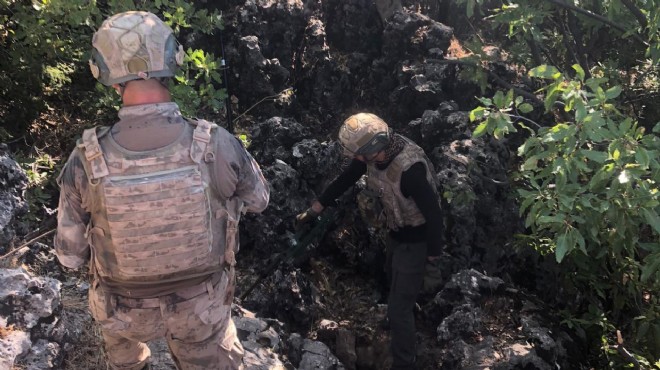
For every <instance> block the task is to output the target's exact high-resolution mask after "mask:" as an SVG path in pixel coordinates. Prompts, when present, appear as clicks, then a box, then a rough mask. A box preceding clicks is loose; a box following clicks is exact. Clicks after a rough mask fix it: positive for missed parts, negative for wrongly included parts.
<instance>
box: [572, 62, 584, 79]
mask: <svg viewBox="0 0 660 370" xmlns="http://www.w3.org/2000/svg"><path fill="white" fill-rule="evenodd" d="M572 67H573V69H574V70H575V72H576V74H577V76H578V78H579V79H580V81H584V69H582V67H581V66H580V65H579V64H573V66H572Z"/></svg>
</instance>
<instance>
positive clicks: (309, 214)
mask: <svg viewBox="0 0 660 370" xmlns="http://www.w3.org/2000/svg"><path fill="white" fill-rule="evenodd" d="M318 215H319V214H318V212H316V211H314V210H313V209H312V208H311V207H310V208H307V209H306V210H305V212H303V213H300V214H298V215H296V227H297V228H299V227H301V226H302V225H305V224H308V223H310V222H311V221H313V220H314V219H315V218H316V216H318Z"/></svg>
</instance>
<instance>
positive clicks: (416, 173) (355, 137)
mask: <svg viewBox="0 0 660 370" xmlns="http://www.w3.org/2000/svg"><path fill="white" fill-rule="evenodd" d="M339 141H340V142H341V145H342V146H343V148H344V154H345V155H346V156H349V157H352V158H353V160H352V161H351V163H350V164H349V166H348V167H347V168H346V169H345V170H344V171H343V172H342V173H341V174H340V175H339V176H338V177H337V178H336V179H335V180H334V181H333V182H332V183H330V185H328V187H327V188H326V189H325V191H324V192H323V193H322V194H321V196H320V197H319V198H318V200H315V201H314V202H312V205H311V207H310V208H309V209H307V210H306V211H305V212H303V213H301V214H299V215H298V216H297V217H296V218H297V220H298V222H300V223H305V222H308V221H310V220H312V219H314V218H315V217H316V216H317V215H318V214H319V213H320V212H321V211H323V209H324V208H325V207H326V206H328V205H331V204H333V202H334V200H335V199H336V198H338V197H339V196H340V195H341V194H343V193H344V192H345V191H346V190H347V189H348V188H349V187H351V186H352V185H354V184H355V183H356V182H357V181H358V180H359V179H360V177H362V175H364V174H365V173H366V174H367V188H368V192H369V193H370V194H372V195H373V196H375V197H377V198H378V200H379V202H377V203H378V204H380V205H381V206H382V208H383V214H384V216H385V219H386V221H387V226H388V229H389V237H388V243H387V244H388V245H387V262H386V266H385V269H386V272H387V274H388V277H389V279H390V291H389V298H388V307H387V316H388V319H389V323H390V334H391V352H392V358H393V364H392V369H397V370H403V369H405V370H410V369H415V359H416V349H415V348H416V346H415V316H414V308H415V301H416V299H417V295H418V293H419V291H420V289H421V287H422V283H423V279H424V272H425V267H426V262H427V261H435V260H436V259H437V258H438V256H439V255H440V252H441V249H442V245H443V244H442V236H443V222H442V214H441V211H440V205H439V199H438V194H437V189H436V185H435V184H436V182H435V175H434V172H433V165H432V164H431V162H430V161H429V160H428V158H427V157H426V155H425V154H424V151H423V150H422V149H421V148H420V147H419V146H417V145H416V144H415V143H413V142H412V141H411V140H410V139H408V138H406V137H404V136H402V135H398V134H394V133H393V132H392V131H391V130H390V129H389V127H388V126H387V124H386V123H385V122H384V121H383V120H382V119H380V118H379V117H377V116H375V115H373V114H370V113H358V114H355V115H353V116H350V117H349V118H348V119H346V121H344V124H343V125H342V126H341V128H340V129H339Z"/></svg>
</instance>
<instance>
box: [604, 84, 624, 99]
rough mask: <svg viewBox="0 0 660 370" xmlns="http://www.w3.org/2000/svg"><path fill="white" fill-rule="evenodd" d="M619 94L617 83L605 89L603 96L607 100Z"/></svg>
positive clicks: (619, 89)
mask: <svg viewBox="0 0 660 370" xmlns="http://www.w3.org/2000/svg"><path fill="white" fill-rule="evenodd" d="M620 94H621V86H618V85H617V86H614V87H611V88H609V89H607V91H605V97H606V98H607V99H608V100H610V99H614V98H616V97H618V96H619V95H620Z"/></svg>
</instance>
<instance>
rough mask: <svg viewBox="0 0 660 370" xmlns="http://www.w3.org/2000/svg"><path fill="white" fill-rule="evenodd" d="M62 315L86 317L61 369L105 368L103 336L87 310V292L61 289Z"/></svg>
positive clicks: (92, 369) (90, 369)
mask: <svg viewBox="0 0 660 370" xmlns="http://www.w3.org/2000/svg"><path fill="white" fill-rule="evenodd" d="M62 307H63V310H62V316H63V317H64V316H66V315H71V316H82V317H86V318H87V320H84V321H83V323H82V325H83V326H84V327H83V329H82V330H81V332H82V335H81V336H80V338H79V342H78V343H75V344H74V346H73V348H72V349H70V350H69V351H68V352H67V354H66V358H65V359H64V367H63V370H102V369H107V365H106V360H105V358H106V356H105V351H104V350H103V338H102V336H101V329H100V327H99V325H98V324H97V323H96V322H95V321H94V320H93V319H92V318H91V316H90V315H89V314H88V313H87V312H88V301H87V294H81V293H80V290H79V289H76V288H70V289H67V288H65V289H62Z"/></svg>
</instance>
